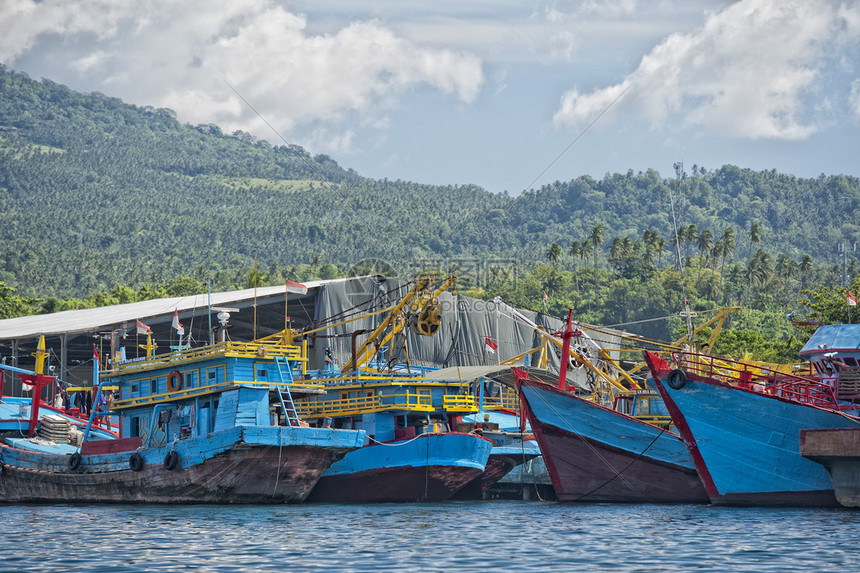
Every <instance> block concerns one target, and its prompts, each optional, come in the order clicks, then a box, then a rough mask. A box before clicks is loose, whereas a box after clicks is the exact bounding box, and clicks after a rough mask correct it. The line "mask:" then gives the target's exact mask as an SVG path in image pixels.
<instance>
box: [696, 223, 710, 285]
mask: <svg viewBox="0 0 860 573" xmlns="http://www.w3.org/2000/svg"><path fill="white" fill-rule="evenodd" d="M697 246H698V247H699V253H701V255H700V256H699V273H698V275H697V276H696V280H698V279H699V277H700V276H701V274H702V262H703V260H704V259H706V258H707V253H708V252H709V251H710V250H711V249H712V248H713V246H714V234H713V233H712V232H711V231H710V229H705V230H704V231H702V232H701V233H700V234H699V242H698V244H697Z"/></svg>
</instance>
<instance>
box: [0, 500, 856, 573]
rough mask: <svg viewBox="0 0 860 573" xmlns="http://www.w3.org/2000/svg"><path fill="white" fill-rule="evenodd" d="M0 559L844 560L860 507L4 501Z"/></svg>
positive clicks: (412, 567)
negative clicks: (63, 502)
mask: <svg viewBox="0 0 860 573" xmlns="http://www.w3.org/2000/svg"><path fill="white" fill-rule="evenodd" d="M0 519H2V522H3V531H4V534H3V536H2V541H0V571H2V572H6V571H10V572H11V571H15V572H21V571H39V572H51V571H89V572H99V571H104V572H111V573H115V572H119V571H224V572H233V571H325V572H326V573H332V572H335V571H338V572H339V571H395V570H398V571H404V572H405V571H420V572H433V571H445V572H452V571H470V572H474V573H478V572H487V571H542V572H543V571H648V572H653V571H689V570H695V571H781V572H785V571H846V570H853V569H855V568H856V567H857V566H858V564H860V549H858V539H860V535H858V534H860V512H857V511H852V510H848V509H797V508H784V509H783V508H780V509H771V508H725V507H711V506H706V505H701V506H700V505H677V506H673V505H609V504H559V503H541V502H517V501H491V502H448V503H439V504H379V505H316V504H303V505H290V506H285V505H256V506H170V505H140V506H135V505H107V506H77V505H73V506H70V505H7V506H0Z"/></svg>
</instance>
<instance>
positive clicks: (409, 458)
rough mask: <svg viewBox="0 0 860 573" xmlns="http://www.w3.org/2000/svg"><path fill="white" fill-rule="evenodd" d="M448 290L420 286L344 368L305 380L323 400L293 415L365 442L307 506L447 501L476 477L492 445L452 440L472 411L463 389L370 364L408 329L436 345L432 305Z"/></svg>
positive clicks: (463, 435) (470, 437) (461, 436)
mask: <svg viewBox="0 0 860 573" xmlns="http://www.w3.org/2000/svg"><path fill="white" fill-rule="evenodd" d="M453 282H454V278H453V277H452V278H450V279H448V280H446V281H444V282H442V283H441V285H436V284H434V281H432V279H419V280H418V281H416V282H415V284H414V285H413V286H412V288H410V289H409V291H408V292H407V294H406V295H404V296H403V297H402V298H400V299H399V300H398V301H397V302H396V304H394V305H392V306H391V307H390V308H388V309H386V310H387V313H386V314H385V318H384V319H382V320H381V322H380V324H379V325H378V326H377V327H376V328H375V329H374V330H373V331H372V332H370V333H369V334H368V336H367V338H366V340H365V341H364V342H363V343H362V344H361V346H360V347H358V346H356V348H355V350H354V351H353V356H352V358H351V359H350V361H349V362H348V363H346V364H345V365H344V366H343V367H342V368H340V367H338V366H337V365H336V364H334V363H331V364H330V369H328V370H322V371H316V372H308V373H307V378H308V379H309V380H312V381H313V382H315V383H318V384H321V385H323V386H324V388H325V393H324V394H322V395H318V396H309V397H306V398H303V399H301V400H297V401H296V406H297V408H298V413H299V415H300V416H302V417H303V418H304V419H306V420H308V421H309V422H310V423H311V424H312V425H317V426H320V425H322V426H332V427H335V428H352V429H360V430H364V431H365V432H366V435H367V439H366V442H365V445H364V447H363V448H360V449H358V450H355V451H352V452H350V453H348V454H347V455H346V456H344V458H343V459H342V460H340V461H338V462H336V463H334V464H332V466H331V468H329V469H328V470H326V472H325V473H324V474H323V476H322V477H321V478H320V480H319V483H318V484H317V485H316V487H315V488H314V490H313V492H311V495H310V496H309V498H308V500H309V501H317V502H337V503H342V502H400V501H444V500H446V499H449V498H450V497H451V496H452V495H453V494H454V493H456V492H457V491H458V490H459V489H461V488H462V487H463V486H465V485H466V484H467V483H469V482H470V481H472V480H473V479H475V478H476V477H478V476H480V475H481V474H483V472H484V470H485V467H486V464H487V460H488V457H489V455H490V450H491V448H492V443H491V442H490V441H489V440H487V439H485V438H483V437H481V436H480V435H478V434H477V433H470V432H468V431H458V430H460V428H459V424H460V423H461V422H462V417H463V415H466V414H469V413H475V412H477V411H478V409H477V407H476V405H475V399H474V397H473V396H472V395H471V394H469V393H468V384H465V383H459V382H454V381H437V380H430V379H427V378H425V377H424V376H423V375H422V372H421V371H420V370H419V371H416V372H411V368H409V367H405V370H404V369H403V368H401V367H400V366H399V365H396V364H387V363H385V361H381V360H377V361H375V362H374V361H371V360H370V358H371V356H372V355H374V354H377V353H378V352H379V351H380V349H382V348H384V346H385V344H386V343H387V342H388V341H390V340H392V339H393V338H394V337H395V336H396V335H397V334H398V333H400V332H401V331H402V329H403V328H405V327H407V325H408V327H409V328H410V329H412V330H413V331H414V332H415V333H416V334H419V335H422V336H432V335H434V334H435V333H436V332H437V331H438V330H439V328H440V323H441V318H440V313H439V312H438V310H439V309H438V303H437V297H438V295H439V294H440V293H441V292H443V291H444V290H445V289H447V288H448V287H449V286H450V285H452V284H453ZM312 332H314V331H313V330H310V331H303V332H295V333H293V335H294V336H296V337H302V336H307V335H308V334H309V333H312Z"/></svg>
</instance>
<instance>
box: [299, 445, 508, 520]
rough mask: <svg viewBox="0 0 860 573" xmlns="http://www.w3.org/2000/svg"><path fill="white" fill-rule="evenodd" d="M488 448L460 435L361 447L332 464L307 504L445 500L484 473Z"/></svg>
mask: <svg viewBox="0 0 860 573" xmlns="http://www.w3.org/2000/svg"><path fill="white" fill-rule="evenodd" d="M491 448H492V444H491V443H490V441H489V440H485V439H484V438H481V437H479V436H474V435H470V434H461V433H445V434H421V435H419V436H417V437H415V438H412V439H410V440H402V441H398V442H390V443H384V444H373V445H369V446H365V447H363V448H360V449H358V450H354V451H352V452H350V453H348V454H347V455H346V456H344V458H343V459H342V460H340V461H339V462H336V463H334V464H332V467H331V468H330V469H328V470H327V471H326V472H325V473H324V474H323V476H322V477H321V478H320V480H319V482H318V483H317V485H316V487H314V489H313V491H312V492H311V494H310V496H308V501H314V502H322V503H387V502H411V501H445V500H447V499H449V498H450V497H451V496H452V495H454V493H456V492H457V491H458V490H460V489H461V488H462V487H464V486H465V485H466V484H467V483H469V482H470V481H472V480H473V479H475V478H477V477H479V476H480V475H481V474H482V473H483V472H484V469H485V467H486V464H487V460H488V458H489V455H490V450H491Z"/></svg>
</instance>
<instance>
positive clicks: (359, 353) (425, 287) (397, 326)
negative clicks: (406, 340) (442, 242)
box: [343, 276, 457, 372]
mask: <svg viewBox="0 0 860 573" xmlns="http://www.w3.org/2000/svg"><path fill="white" fill-rule="evenodd" d="M456 280H457V278H456V277H453V276H452V277H449V278H448V279H447V280H446V281H444V282H443V283H442V285H441V286H439V288H437V289H436V290H435V291H433V292H432V294H430V295H429V296H430V298H431V299H433V298H436V297H438V296H439V295H440V294H442V293H443V292H445V291H446V290H447V289H448V287H450V286H451V285H452V284H454V283H455V282H456ZM431 286H432V278H430V277H425V278H420V279H418V280H417V281H415V286H414V287H412V289H410V290H409V292H408V293H406V295H404V296H403V298H401V299H400V300H399V301H398V302H397V304H396V305H394V306H393V307H392V308H391V312H389V313H388V316H386V317H385V319H383V321H382V322H381V323H380V324H379V326H377V327H376V328H374V329H373V331H372V332H371V333H370V334H369V335H368V337H367V338H366V339H365V341H364V342H363V343H362V344H361V346H360V347H359V348H358V349H357V350H356V353H355V356H353V357H352V358H350V359H349V361H347V363H346V364H344V365H343V372H352V371H354V370H357V369H358V368H360V367H361V366H362V365H364V364H366V363H367V361H368V360H370V357H371V355H372V353H371V352H370V350H371V348H373V347H376V348H379V347H380V346H382V345H384V344H385V343H386V342H388V341H389V340H390V339H391V338H392V337H393V336H394V335H395V334H397V333H398V332H400V331H401V330H402V329H403V327H404V326H405V325H406V320H405V318H404V317H403V311H404V309H405V308H406V307H407V305H409V304H410V302H411V301H412V300H413V299H414V298H415V297H416V296H419V295H424V294H426V293H427V292H428V291H429V289H430V288H431Z"/></svg>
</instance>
